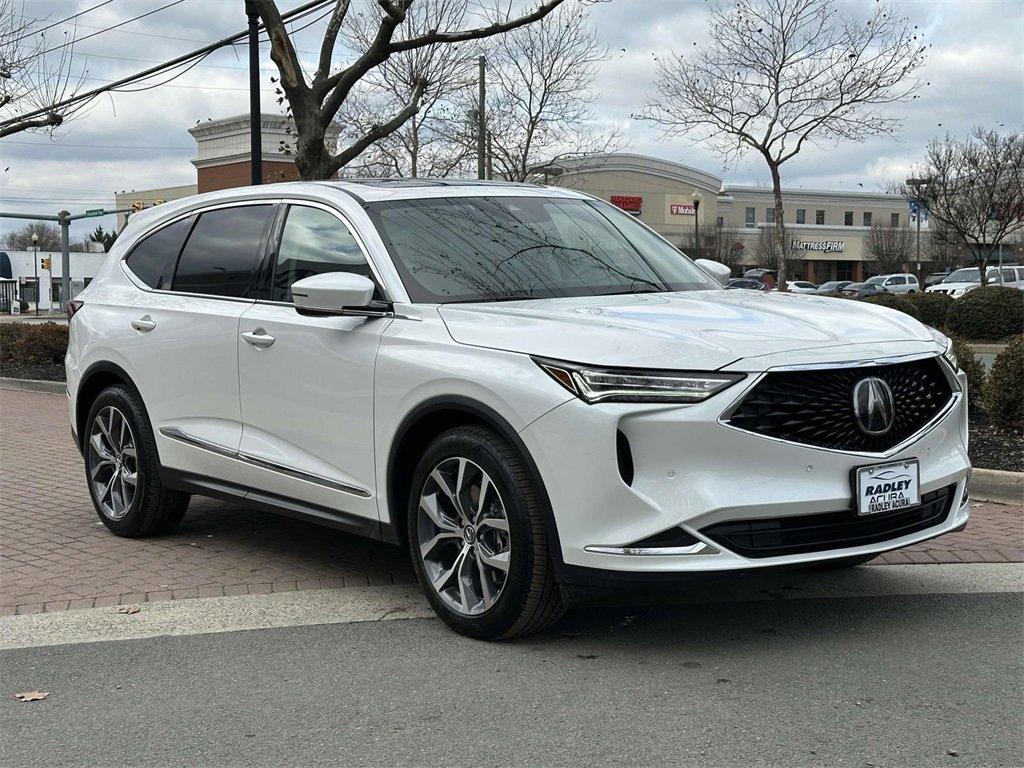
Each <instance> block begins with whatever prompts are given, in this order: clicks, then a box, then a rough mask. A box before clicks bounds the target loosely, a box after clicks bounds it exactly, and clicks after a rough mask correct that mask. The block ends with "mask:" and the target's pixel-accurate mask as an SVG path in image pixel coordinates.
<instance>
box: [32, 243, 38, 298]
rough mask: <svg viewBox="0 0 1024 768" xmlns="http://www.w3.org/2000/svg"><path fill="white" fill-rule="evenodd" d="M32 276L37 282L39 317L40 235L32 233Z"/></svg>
mask: <svg viewBox="0 0 1024 768" xmlns="http://www.w3.org/2000/svg"><path fill="white" fill-rule="evenodd" d="M32 250H33V251H35V253H34V254H33V256H32V275H33V278H34V279H35V281H36V316H37V317H38V316H39V235H37V234H36V233H35V232H33V233H32Z"/></svg>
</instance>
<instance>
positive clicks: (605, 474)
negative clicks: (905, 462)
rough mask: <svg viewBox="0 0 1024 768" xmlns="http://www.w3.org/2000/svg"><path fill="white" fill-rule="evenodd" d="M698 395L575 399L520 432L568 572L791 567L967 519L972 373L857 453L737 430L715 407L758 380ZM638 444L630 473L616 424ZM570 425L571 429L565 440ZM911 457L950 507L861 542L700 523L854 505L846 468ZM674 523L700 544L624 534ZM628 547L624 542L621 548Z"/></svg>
mask: <svg viewBox="0 0 1024 768" xmlns="http://www.w3.org/2000/svg"><path fill="white" fill-rule="evenodd" d="M758 378H759V375H757V374H752V375H750V376H748V378H747V379H746V380H745V381H744V382H742V383H741V384H739V385H737V386H735V387H733V388H732V389H730V390H727V391H725V392H723V393H722V394H721V395H719V396H717V397H712V398H711V399H710V400H709V401H707V402H704V403H699V404H694V405H675V406H665V405H636V404H611V403H609V404H604V405H587V404H586V403H583V402H582V401H579V400H572V401H569V402H566V403H564V404H563V405H561V406H559V407H557V408H555V409H554V410H552V411H550V412H548V413H547V414H545V415H544V416H542V417H541V418H540V419H538V420H537V421H535V422H533V423H532V424H530V425H529V426H528V427H527V428H526V429H525V430H523V432H522V433H521V436H522V438H523V441H524V442H525V444H526V446H527V448H528V449H529V451H530V453H531V455H532V456H533V458H534V460H535V461H536V463H537V466H538V468H539V470H540V474H541V477H542V478H543V480H544V483H545V487H546V490H547V493H548V497H549V499H550V501H551V506H552V511H553V514H554V521H555V526H556V529H557V534H558V539H559V544H560V551H561V563H559V565H564V566H568V569H564V570H566V571H579V570H580V569H591V570H594V571H596V572H607V573H609V574H619V575H623V576H625V575H628V574H637V575H644V574H646V575H652V576H657V575H659V574H661V575H664V576H669V575H672V574H676V575H683V574H688V573H700V572H715V571H732V570H739V569H750V568H765V567H775V566H792V565H799V564H805V563H813V562H816V561H825V560H829V559H834V558H843V557H851V556H857V555H864V554H869V553H875V552H884V551H886V550H890V549H896V548H899V547H904V546H907V545H909V544H913V543H915V542H919V541H923V540H926V539H930V538H934V537H935V536H938V535H941V534H943V533H946V532H948V531H951V530H954V529H957V528H960V527H962V526H964V525H965V524H966V522H967V519H968V516H969V508H968V505H967V504H966V503H962V502H964V500H965V499H966V489H967V479H968V475H969V472H970V462H969V459H968V455H967V405H966V397H965V395H966V380H965V377H964V376H963V374H962V373H961V374H958V375H957V377H956V378H957V381H958V383H959V385H960V390H961V391H960V392H957V393H955V394H954V395H953V400H952V401H951V403H950V405H949V406H948V407H947V409H946V410H945V411H944V413H943V414H942V415H941V416H940V417H939V418H938V419H937V420H936V421H935V422H934V423H932V424H931V425H930V426H929V427H928V428H927V429H926V430H924V431H923V432H922V433H920V434H919V435H917V436H915V437H914V438H912V439H910V440H909V441H907V442H906V443H905V444H904V445H902V446H897V448H896V449H894V450H892V451H890V452H888V453H879V454H865V453H850V452H841V451H834V450H827V449H821V448H815V447H812V446H807V445H799V444H795V443H790V442H785V441H781V440H776V439H773V438H769V437H763V436H760V435H756V434H752V433H749V432H745V431H742V430H739V429H737V428H735V427H732V426H729V425H727V424H724V423H722V422H721V420H720V417H721V415H722V414H723V413H725V412H727V411H728V410H729V409H730V408H731V407H732V406H733V404H735V403H736V402H738V401H739V400H741V399H742V398H743V397H744V396H745V394H746V393H747V392H748V391H749V389H750V388H752V387H753V386H754V384H755V383H756V382H757V380H758ZM620 431H621V432H622V434H623V435H625V437H626V439H627V440H628V443H629V447H630V450H631V453H632V460H633V469H634V475H633V479H632V483H631V484H629V485H627V483H626V482H625V481H624V480H623V478H622V476H621V475H620V472H619V463H618V457H617V452H616V435H617V433H618V432H620ZM567 436H570V437H569V438H568V441H567ZM905 458H906V459H909V458H916V459H918V460H919V461H920V471H921V493H922V494H927V493H929V492H932V491H938V490H940V489H943V488H952V489H955V490H953V491H952V497H953V498H952V501H951V502H950V508H949V513H948V514H947V515H946V516H945V517H944V519H942V520H941V521H940V522H938V523H937V524H935V525H932V526H930V527H928V528H925V529H921V530H915V531H914V532H913V533H910V534H907V535H903V536H897V537H894V538H891V539H886V540H884V541H875V542H874V543H871V544H866V545H863V546H852V547H846V548H829V549H825V550H822V551H813V552H803V553H800V554H796V555H784V556H779V557H756V558H751V557H743V556H741V555H740V554H737V553H735V552H732V551H730V550H729V549H728V548H727V547H725V546H723V545H722V544H721V543H720V542H718V541H715V540H713V539H711V538H709V537H708V536H706V535H704V534H702V533H701V529H704V528H706V527H708V526H710V525H712V524H715V523H721V522H725V521H737V520H756V519H764V518H777V517H788V516H799V515H814V514H820V513H828V512H840V511H842V510H850V512H849V514H850V515H851V516H852V515H853V514H854V512H853V511H852V506H853V489H852V485H851V471H852V470H853V469H854V468H855V467H858V466H864V465H866V464H873V463H881V462H886V461H895V460H899V459H905ZM676 526H678V527H679V528H681V529H683V530H684V531H685V532H687V533H688V534H690V535H691V536H693V537H694V538H695V539H696V540H697V542H699V543H702V544H704V545H705V546H702V547H701V546H693V547H688V548H685V549H684V548H680V549H679V550H678V551H672V548H667V550H666V551H662V552H659V553H658V554H652V553H648V554H636V553H635V552H633V551H631V550H630V548H629V547H628V545H630V544H633V543H635V542H638V541H642V540H644V539H646V538H648V537H651V536H655V535H656V534H660V533H662V532H664V531H667V530H669V529H672V528H673V527H676ZM623 550H624V551H623Z"/></svg>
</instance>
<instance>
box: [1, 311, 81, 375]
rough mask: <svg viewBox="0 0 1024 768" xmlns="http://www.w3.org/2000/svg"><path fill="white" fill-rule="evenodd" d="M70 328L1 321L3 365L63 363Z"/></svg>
mask: <svg viewBox="0 0 1024 768" xmlns="http://www.w3.org/2000/svg"><path fill="white" fill-rule="evenodd" d="M67 349H68V327H67V326H66V325H58V324H57V323H25V322H9V323H0V366H2V365H4V364H13V363H16V364H19V365H45V364H52V363H63V362H64V355H65V354H66V353H67Z"/></svg>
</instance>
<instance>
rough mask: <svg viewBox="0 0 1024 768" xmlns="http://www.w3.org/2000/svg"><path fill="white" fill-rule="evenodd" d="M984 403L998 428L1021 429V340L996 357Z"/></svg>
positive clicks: (1023, 362)
mask: <svg viewBox="0 0 1024 768" xmlns="http://www.w3.org/2000/svg"><path fill="white" fill-rule="evenodd" d="M975 290H976V291H980V290H981V289H980V288H977V289H975ZM1004 290H1015V289H1013V288H1007V289H1004ZM968 295H970V294H968ZM983 402H984V405H985V410H987V411H988V414H989V416H991V417H992V422H993V423H994V424H995V425H996V426H997V427H999V428H1001V429H1005V430H1012V431H1017V430H1020V429H1021V428H1024V337H1021V336H1018V337H1017V338H1015V339H1014V340H1013V341H1011V342H1010V343H1009V344H1007V345H1006V349H1004V350H1003V351H1002V352H1000V353H999V354H998V355H997V356H996V360H995V362H994V363H993V364H992V373H991V374H990V375H989V377H988V384H987V385H986V386H985V393H984V400H983Z"/></svg>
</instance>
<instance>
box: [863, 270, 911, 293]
mask: <svg viewBox="0 0 1024 768" xmlns="http://www.w3.org/2000/svg"><path fill="white" fill-rule="evenodd" d="M867 282H868V283H870V284H871V285H880V286H882V287H883V288H885V290H887V291H888V292H889V293H917V292H918V291H920V290H921V286H920V285H918V283H917V277H915V276H914V275H906V274H895V275H875V276H874V277H871V278H868V280H867Z"/></svg>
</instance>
